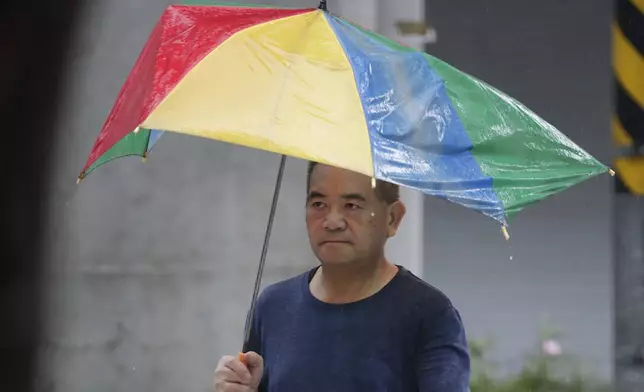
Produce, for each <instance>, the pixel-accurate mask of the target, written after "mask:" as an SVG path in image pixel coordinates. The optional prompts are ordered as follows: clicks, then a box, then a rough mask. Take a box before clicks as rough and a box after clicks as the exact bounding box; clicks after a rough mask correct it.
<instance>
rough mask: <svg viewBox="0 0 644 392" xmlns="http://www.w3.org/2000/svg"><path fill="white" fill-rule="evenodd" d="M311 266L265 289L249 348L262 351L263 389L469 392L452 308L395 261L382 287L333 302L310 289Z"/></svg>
mask: <svg viewBox="0 0 644 392" xmlns="http://www.w3.org/2000/svg"><path fill="white" fill-rule="evenodd" d="M314 272H315V269H313V270H311V271H308V272H307V273H305V274H302V275H299V276H297V277H295V278H292V279H289V280H286V281H283V282H280V283H277V284H274V285H272V286H269V287H267V288H266V289H265V290H264V292H263V293H262V295H261V296H260V298H259V300H258V303H257V307H256V313H255V317H254V319H253V326H252V330H251V338H250V341H249V346H248V348H249V349H250V350H252V351H256V352H257V353H259V354H260V355H262V356H263V357H264V364H265V370H264V378H263V381H262V385H261V386H260V392H318V391H319V392H349V391H350V392H385V391H387V392H415V391H419V392H467V391H469V378H470V362H469V355H468V352H467V343H466V339H465V331H464V328H463V325H462V323H461V318H460V316H459V314H458V312H457V310H456V309H455V308H454V307H453V306H452V304H451V303H450V301H449V299H448V298H447V297H446V296H445V295H444V294H442V293H441V292H440V291H438V290H437V289H436V288H434V287H432V286H430V285H429V284H427V283H425V282H423V281H422V280H420V279H419V278H417V277H416V276H414V275H413V274H412V273H411V272H410V271H408V270H406V269H405V268H403V267H400V266H399V271H398V274H397V275H396V276H395V277H394V278H393V279H392V280H391V282H389V283H388V284H387V285H386V286H385V287H384V288H383V289H382V290H380V291H379V292H378V293H376V294H375V295H373V296H371V297H369V298H366V299H364V300H361V301H358V302H354V303H350V304H343V305H334V304H327V303H324V302H321V301H319V300H318V299H316V298H315V297H313V295H312V294H311V292H310V290H309V282H310V279H311V278H312V276H313V274H314Z"/></svg>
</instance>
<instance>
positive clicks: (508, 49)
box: [424, 0, 612, 377]
mask: <svg viewBox="0 0 644 392" xmlns="http://www.w3.org/2000/svg"><path fill="white" fill-rule="evenodd" d="M610 7H611V2H606V1H599V0H593V1H588V0H567V1H530V2H525V1H512V0H497V1H466V0H431V1H429V2H428V9H427V19H428V21H429V22H430V23H431V24H432V25H434V26H435V27H436V28H437V30H438V43H437V44H435V45H432V46H430V47H429V48H428V49H429V51H430V53H432V54H434V55H436V56H438V57H440V58H442V59H444V60H445V61H448V62H450V63H451V64H453V65H455V66H456V67H458V68H460V69H462V70H464V71H467V72H469V73H472V74H473V75H475V76H477V77H479V78H482V79H483V80H485V81H487V82H489V83H491V84H493V85H495V86H497V87H498V88H500V89H501V90H503V91H505V92H506V93H508V94H510V95H512V96H514V97H515V98H517V99H519V100H520V101H522V102H523V103H525V104H526V105H528V106H529V107H531V108H532V109H533V110H535V111H536V112H537V113H538V114H540V115H541V116H542V117H544V118H546V119H547V120H548V121H550V122H551V123H553V124H554V125H555V126H557V127H559V129H561V130H562V131H563V132H564V133H566V134H567V135H569V136H570V137H571V138H572V139H573V140H575V141H576V142H577V143H579V144H580V145H582V146H583V147H584V148H586V149H587V150H588V151H589V152H590V153H592V154H594V155H596V156H597V157H598V158H599V159H601V160H602V161H604V162H606V163H610V162H611V161H610V154H611V150H610V139H609V137H610V134H609V126H610V125H609V124H610V123H609V120H610V87H611V79H610V78H611V74H610V48H609V37H610V35H609V32H610V21H611V19H610V18H611V8H610ZM610 197H611V196H610V179H609V176H607V175H606V176H602V177H601V178H597V179H593V180H591V181H589V182H587V183H585V184H582V185H580V186H578V187H576V188H574V189H571V190H569V191H567V192H565V193H563V194H560V195H558V196H555V197H553V198H551V199H549V200H546V201H543V202H541V203H540V204H537V205H535V206H532V207H531V208H529V209H527V210H525V211H524V212H523V213H522V214H521V215H520V216H519V217H518V218H517V219H516V221H515V222H513V223H512V226H511V235H512V237H511V239H510V242H509V243H506V242H505V241H504V239H503V237H502V235H501V233H500V232H499V227H498V226H497V224H496V223H494V222H492V221H490V220H487V219H485V218H483V217H481V216H478V215H477V214H475V213H471V212H470V211H465V210H464V209H462V208H459V207H456V206H453V205H449V204H447V203H443V202H440V201H437V200H435V199H429V198H428V199H426V203H425V240H426V242H425V254H426V260H427V264H426V265H425V268H424V269H425V278H426V279H427V280H429V281H430V282H432V283H434V284H436V285H437V286H439V287H440V288H442V289H444V290H445V292H446V293H448V294H449V295H450V296H451V297H452V299H453V300H454V302H455V303H456V304H457V306H458V307H459V309H461V311H462V313H463V317H464V320H465V323H466V327H467V330H468V333H469V335H470V337H475V338H485V337H487V336H493V337H494V338H496V341H497V345H498V347H497V348H498V355H496V359H497V360H499V361H500V362H501V364H502V365H503V366H507V367H509V368H513V367H514V366H515V365H516V364H517V363H518V362H517V360H518V359H520V358H521V355H522V353H523V351H525V350H529V349H531V348H532V345H533V344H534V342H535V339H536V337H537V333H538V327H539V324H540V323H541V320H542V319H544V318H548V319H550V320H551V322H552V324H553V325H554V326H556V327H559V328H561V329H562V331H563V332H564V333H565V335H566V336H565V340H564V341H563V345H564V346H563V348H564V350H565V351H567V352H568V353H572V354H576V355H578V356H580V357H582V359H583V360H584V361H585V363H586V364H587V366H588V367H589V368H591V369H593V370H596V374H597V375H600V376H603V377H610V376H611V369H612V364H611V350H612V338H611V336H612V311H611V303H612V299H611V298H612V288H611V287H612V272H611V257H612V254H611V241H612V234H611V223H610V222H611V210H610ZM512 256H513V257H512Z"/></svg>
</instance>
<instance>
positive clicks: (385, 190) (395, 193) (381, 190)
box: [306, 161, 400, 204]
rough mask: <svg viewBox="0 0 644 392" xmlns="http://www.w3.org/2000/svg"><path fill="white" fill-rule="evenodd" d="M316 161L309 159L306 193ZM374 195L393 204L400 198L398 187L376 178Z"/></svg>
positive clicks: (309, 187) (309, 186)
mask: <svg viewBox="0 0 644 392" xmlns="http://www.w3.org/2000/svg"><path fill="white" fill-rule="evenodd" d="M317 164H318V163H317V162H313V161H309V166H308V168H307V170H306V193H307V194H308V193H309V190H310V189H311V173H313V169H314V168H315V166H316V165H317ZM376 197H377V198H378V200H380V201H384V202H385V203H387V204H393V203H395V202H397V201H398V200H400V187H399V186H398V185H396V184H392V183H390V182H387V181H381V180H376Z"/></svg>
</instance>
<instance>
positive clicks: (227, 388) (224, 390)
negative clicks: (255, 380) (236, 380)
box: [215, 383, 253, 392]
mask: <svg viewBox="0 0 644 392" xmlns="http://www.w3.org/2000/svg"><path fill="white" fill-rule="evenodd" d="M215 392H253V389H252V388H251V387H249V386H247V385H242V384H231V383H224V384H215Z"/></svg>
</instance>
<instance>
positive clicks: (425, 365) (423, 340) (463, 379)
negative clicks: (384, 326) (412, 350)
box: [416, 303, 470, 392]
mask: <svg viewBox="0 0 644 392" xmlns="http://www.w3.org/2000/svg"><path fill="white" fill-rule="evenodd" d="M432 313H433V314H427V315H426V316H425V318H424V319H422V322H421V330H420V334H419V337H420V341H419V352H418V356H417V358H418V363H417V364H416V369H417V376H418V386H419V389H418V390H419V392H469V390H470V389H469V383H470V357H469V353H468V348H467V339H466V336H465V329H464V327H463V323H462V321H461V317H460V315H459V313H458V311H457V310H456V309H455V308H454V307H453V306H452V305H451V304H449V303H448V304H447V305H446V306H445V307H443V308H442V310H440V311H438V312H432Z"/></svg>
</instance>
